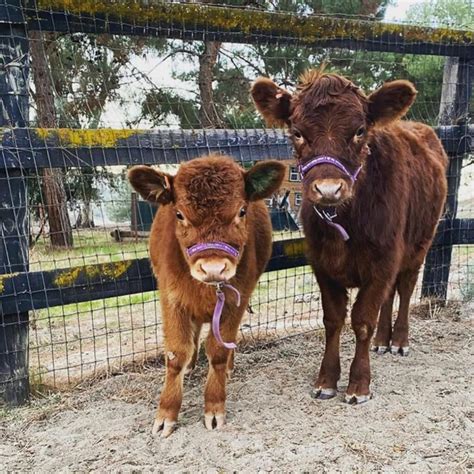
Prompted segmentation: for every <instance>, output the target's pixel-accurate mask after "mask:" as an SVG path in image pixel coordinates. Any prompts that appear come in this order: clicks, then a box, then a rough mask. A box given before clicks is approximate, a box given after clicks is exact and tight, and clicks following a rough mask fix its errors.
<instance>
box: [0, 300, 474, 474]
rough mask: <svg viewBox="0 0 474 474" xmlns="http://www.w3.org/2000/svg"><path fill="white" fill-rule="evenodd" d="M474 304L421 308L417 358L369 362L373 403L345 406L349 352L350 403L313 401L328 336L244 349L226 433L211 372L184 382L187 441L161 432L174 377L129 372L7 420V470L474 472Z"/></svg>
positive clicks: (155, 371) (154, 370) (349, 341)
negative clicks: (209, 382) (160, 403)
mask: <svg viewBox="0 0 474 474" xmlns="http://www.w3.org/2000/svg"><path fill="white" fill-rule="evenodd" d="M473 315H474V305H473V304H470V305H465V306H463V308H462V309H456V308H451V309H450V310H449V311H448V310H441V311H438V310H434V309H433V308H431V310H428V308H425V309H424V310H422V311H418V314H417V315H415V316H414V317H413V318H412V330H411V352H410V356H409V357H405V358H402V357H400V356H392V355H391V354H385V355H383V356H377V355H376V354H372V356H371V357H372V363H373V364H372V369H373V385H372V388H373V391H374V398H373V400H371V401H369V402H368V403H366V404H363V405H360V406H355V407H354V406H351V405H347V404H345V403H343V393H344V388H345V387H346V385H347V378H348V369H349V363H350V360H351V356H352V353H353V350H354V343H353V338H352V334H351V331H350V329H347V330H346V331H345V334H344V337H343V343H342V363H343V375H342V380H341V382H340V386H339V389H340V393H339V394H338V396H337V397H336V398H335V399H332V400H329V401H318V400H313V399H312V398H311V397H310V395H309V392H310V386H311V382H312V380H313V377H314V375H315V373H316V371H317V368H318V364H319V362H320V360H321V354H322V348H323V344H322V338H321V332H320V331H319V332H318V331H313V332H311V333H309V334H306V335H300V336H296V337H292V338H288V339H285V340H281V341H279V342H277V343H276V344H273V345H268V346H266V347H263V348H260V349H258V350H255V348H254V349H252V350H251V349H250V348H243V350H241V352H240V353H238V354H237V357H236V371H235V373H234V377H233V379H232V381H231V382H230V383H229V386H228V421H227V425H226V426H225V428H224V429H223V430H222V431H214V432H208V431H206V430H205V428H204V426H203V413H202V405H203V383H204V379H205V361H204V358H201V360H200V362H201V364H200V368H199V369H197V370H196V371H195V372H194V373H193V374H192V375H191V376H189V377H188V378H187V379H186V382H185V399H184V403H183V408H182V412H181V418H180V424H179V428H178V430H177V431H176V432H175V433H174V434H173V435H172V436H171V437H170V438H168V439H160V438H153V437H152V436H151V434H150V430H151V425H152V420H153V417H154V411H155V399H156V396H157V394H158V392H159V390H160V387H161V385H162V378H163V368H162V367H159V366H157V367H148V368H146V369H143V370H142V371H140V372H135V373H127V374H119V375H116V376H114V377H110V378H108V379H106V380H101V381H97V382H95V383H94V384H90V385H89V386H85V385H83V386H81V387H78V388H76V389H75V390H73V391H72V392H69V393H61V394H55V395H51V396H49V397H47V398H44V399H36V400H35V401H33V402H32V404H31V405H30V406H28V407H26V408H21V409H16V410H10V411H3V412H1V411H0V440H1V441H0V470H1V471H5V470H6V471H31V470H34V471H36V472H71V471H74V472H78V471H79V472H86V471H87V472H89V471H96V472H97V471H98V472H103V471H104V470H111V471H120V472H131V471H134V472H143V471H144V472H150V471H188V472H196V471H206V472H217V471H224V472H230V471H244V472H255V471H272V470H276V471H286V472H288V471H319V472H330V471H344V472H347V471H364V472H367V471H389V472H393V471H397V472H402V471H409V472H428V471H430V472H431V471H435V472H469V471H471V472H472V470H473V469H474V460H473V456H472V455H473V453H474V449H473V431H474V430H473V421H474V410H473V399H472V396H471V394H472V388H473V384H472V382H473V375H474V374H473V369H472V367H473V362H474V359H473V347H472V316H473Z"/></svg>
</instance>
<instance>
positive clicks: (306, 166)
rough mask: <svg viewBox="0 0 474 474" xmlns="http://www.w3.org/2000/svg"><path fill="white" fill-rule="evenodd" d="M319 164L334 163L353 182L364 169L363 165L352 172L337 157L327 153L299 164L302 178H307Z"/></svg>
mask: <svg viewBox="0 0 474 474" xmlns="http://www.w3.org/2000/svg"><path fill="white" fill-rule="evenodd" d="M318 165H333V166H335V167H336V168H339V169H340V170H341V171H342V172H343V173H345V174H346V175H347V176H349V178H350V179H351V181H352V182H353V183H355V182H356V180H357V176H358V175H359V173H360V170H361V169H362V166H359V167H358V168H357V169H356V170H355V171H354V174H352V173H351V172H350V171H349V170H348V169H347V168H346V167H345V166H344V165H343V164H342V163H341V162H340V161H339V160H338V159H337V158H333V157H332V156H327V155H319V156H317V157H316V158H313V159H312V160H310V161H308V163H305V164H304V165H300V166H299V170H300V174H301V179H303V180H304V179H305V175H306V173H307V172H308V171H309V170H310V169H312V168H314V167H315V166H318Z"/></svg>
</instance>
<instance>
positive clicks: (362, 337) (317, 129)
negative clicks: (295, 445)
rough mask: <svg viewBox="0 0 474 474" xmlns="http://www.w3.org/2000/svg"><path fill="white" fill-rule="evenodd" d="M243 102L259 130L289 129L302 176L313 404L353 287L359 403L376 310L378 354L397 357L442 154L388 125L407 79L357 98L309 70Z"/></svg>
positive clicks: (330, 369)
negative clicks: (311, 277) (313, 312)
mask: <svg viewBox="0 0 474 474" xmlns="http://www.w3.org/2000/svg"><path fill="white" fill-rule="evenodd" d="M252 95H253V98H254V101H255V103H256V105H257V108H258V109H259V111H260V112H261V113H262V115H263V116H264V117H265V118H266V119H267V121H269V122H271V123H274V124H278V125H282V126H283V125H286V126H287V127H288V128H289V132H290V136H291V139H292V141H293V144H294V147H295V151H296V157H297V160H298V162H299V165H300V169H301V172H302V175H303V204H302V206H303V207H302V220H303V226H304V231H305V236H306V240H307V243H308V259H309V262H310V263H311V265H312V267H313V271H314V273H315V275H316V278H317V281H318V284H319V287H320V290H321V295H322V305H323V311H324V326H325V330H326V349H325V353H324V358H323V361H322V364H321V369H320V372H319V376H318V377H317V380H316V383H315V387H316V388H315V396H316V397H317V398H321V399H325V398H331V397H333V396H334V395H335V394H336V389H337V386H336V384H337V381H338V379H339V376H340V362H339V336H340V333H341V329H342V327H343V324H344V318H345V316H346V311H347V303H348V295H347V289H348V288H354V287H357V288H360V290H359V292H358V294H357V299H356V301H355V303H354V306H353V308H352V313H351V319H352V328H353V330H354V332H355V336H356V349H355V357H354V359H353V362H352V365H351V369H350V376H349V386H348V387H347V392H346V400H347V401H349V402H351V403H360V402H363V401H366V400H368V399H369V398H370V388H369V384H370V365H369V344H370V341H371V338H372V335H373V333H374V330H375V328H376V325H377V317H378V315H379V312H380V318H379V324H378V329H377V334H376V336H375V347H376V350H377V351H378V353H384V352H385V351H387V350H388V348H390V347H391V350H392V353H394V354H397V353H402V354H404V355H407V354H408V310H409V303H410V296H411V294H412V292H413V289H414V287H415V284H416V281H417V275H418V271H419V269H420V266H421V265H422V262H423V260H424V257H425V255H426V253H427V251H428V248H429V246H430V244H431V241H432V239H433V235H434V232H435V228H436V225H437V222H438V220H439V217H440V214H441V211H442V209H443V203H444V201H445V197H446V178H445V170H446V164H447V157H446V154H445V152H444V150H443V148H442V145H441V143H440V141H439V140H438V138H437V136H436V134H435V133H434V132H433V130H432V129H431V128H430V127H428V126H426V125H423V124H421V123H416V122H406V121H401V120H399V119H400V118H401V117H402V116H404V115H405V113H406V112H407V111H408V109H409V108H410V106H411V104H412V103H413V101H414V100H415V96H416V90H415V88H414V86H413V85H412V84H411V83H410V82H407V81H394V82H391V83H387V84H385V85H383V86H382V87H381V88H380V89H378V90H376V91H375V92H373V93H372V94H370V95H369V96H366V95H365V94H364V93H363V92H362V91H361V90H360V89H359V88H358V87H356V86H355V85H354V84H353V83H352V82H350V81H349V80H347V79H345V78H343V77H341V76H338V75H335V74H334V75H333V74H324V73H322V72H319V71H309V72H307V73H306V74H304V75H303V77H302V78H301V83H300V85H299V87H298V89H297V91H296V92H295V94H294V95H291V94H290V93H288V92H287V91H285V90H283V89H281V88H280V87H278V86H277V85H276V84H275V83H274V82H272V81H271V80H269V79H266V78H261V79H259V80H257V81H256V82H255V84H254V85H253V88H252ZM396 291H398V293H399V295H400V307H399V312H398V317H397V319H396V322H395V324H394V326H393V328H392V321H391V318H392V305H393V299H394V295H395V292H396Z"/></svg>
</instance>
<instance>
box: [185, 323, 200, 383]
mask: <svg viewBox="0 0 474 474" xmlns="http://www.w3.org/2000/svg"><path fill="white" fill-rule="evenodd" d="M201 328H202V323H200V322H196V321H195V322H194V324H193V342H194V352H193V357H192V358H191V362H190V363H189V364H188V366H187V367H186V374H189V373H191V372H192V371H193V370H194V369H195V367H196V362H197V358H198V355H199V338H200V337H201Z"/></svg>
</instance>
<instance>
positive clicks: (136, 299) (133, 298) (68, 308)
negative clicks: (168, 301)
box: [35, 291, 159, 327]
mask: <svg viewBox="0 0 474 474" xmlns="http://www.w3.org/2000/svg"><path fill="white" fill-rule="evenodd" d="M158 294H159V292H157V291H149V292H147V293H137V294H134V295H124V296H113V297H112V298H106V299H102V300H94V301H84V302H83V303H73V304H68V305H65V306H54V307H52V308H47V309H41V310H38V311H36V312H35V322H36V324H37V325H38V326H40V327H44V326H45V325H46V326H47V325H48V324H49V321H51V320H54V319H71V318H73V317H74V318H77V316H78V315H87V314H90V313H91V312H94V311H99V310H107V309H112V308H119V307H124V306H131V305H136V304H143V303H147V302H150V301H153V300H155V299H156V298H157V297H158Z"/></svg>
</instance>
